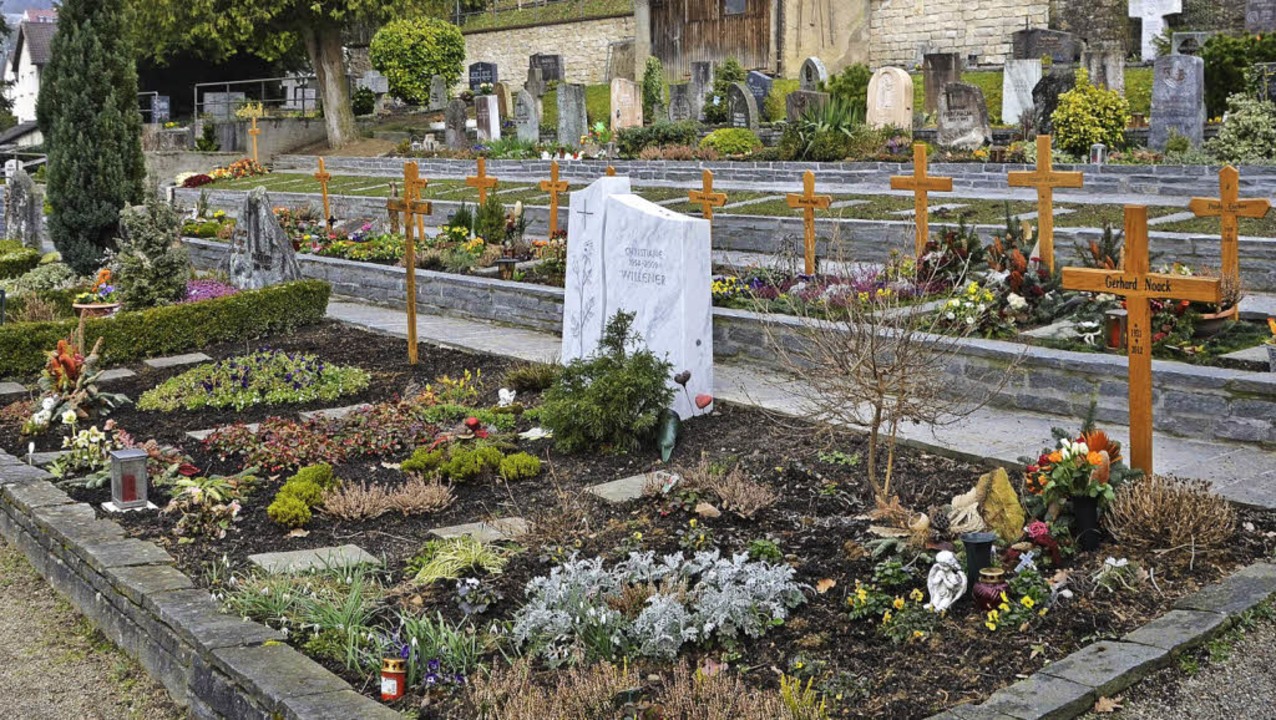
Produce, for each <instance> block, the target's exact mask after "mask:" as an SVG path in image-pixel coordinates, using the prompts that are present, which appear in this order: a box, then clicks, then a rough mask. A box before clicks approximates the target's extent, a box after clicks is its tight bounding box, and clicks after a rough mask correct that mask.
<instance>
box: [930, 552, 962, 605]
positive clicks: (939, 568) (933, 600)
mask: <svg viewBox="0 0 1276 720" xmlns="http://www.w3.org/2000/svg"><path fill="white" fill-rule="evenodd" d="M926 588H927V589H928V590H930V603H929V604H928V605H927V607H929V608H930V609H931V610H932V611H933V612H937V613H940V612H943V611H945V610H947V609H948V608H950V607H952V606H953V603H955V602H957V600H958V599H960V598H961V596H962V595H964V594H965V592H966V573H965V572H964V571H963V570H962V569H961V563H960V562H958V561H957V556H956V555H954V554H953V553H952V552H950V551H948V550H941V551H940V552H939V554H938V555H936V556H935V564H934V565H932V566H931V568H930V575H928V576H927V578H926Z"/></svg>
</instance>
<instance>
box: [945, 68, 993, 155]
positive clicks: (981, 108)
mask: <svg viewBox="0 0 1276 720" xmlns="http://www.w3.org/2000/svg"><path fill="white" fill-rule="evenodd" d="M938 121H939V137H938V140H939V145H940V146H941V147H951V148H958V149H961V150H975V149H977V148H979V147H982V146H984V145H986V144H987V143H988V142H990V141H991V140H992V128H991V126H989V124H988V106H987V105H986V104H985V103H984V91H983V90H980V89H979V88H978V87H977V86H975V85H969V84H967V83H948V84H947V85H946V86H944V92H942V93H940V95H939V116H938Z"/></svg>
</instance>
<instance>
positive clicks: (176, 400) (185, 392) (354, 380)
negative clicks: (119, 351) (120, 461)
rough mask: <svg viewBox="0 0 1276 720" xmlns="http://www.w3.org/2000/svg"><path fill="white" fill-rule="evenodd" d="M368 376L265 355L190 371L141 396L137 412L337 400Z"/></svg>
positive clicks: (302, 358) (280, 354)
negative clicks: (139, 410)
mask: <svg viewBox="0 0 1276 720" xmlns="http://www.w3.org/2000/svg"><path fill="white" fill-rule="evenodd" d="M368 382H369V375H368V373H367V372H366V371H364V370H361V369H359V368H356V367H351V366H341V365H330V364H328V363H326V362H324V361H323V360H321V359H319V358H318V357H316V356H314V355H310V354H305V353H291V352H284V351H282V350H262V351H259V352H255V353H252V354H250V355H240V356H236V357H231V358H227V359H225V360H220V361H218V362H215V363H208V364H204V365H200V366H198V367H195V368H192V369H191V370H188V371H186V372H184V373H182V374H181V375H178V376H177V377H174V378H170V379H168V380H166V381H165V382H164V383H162V384H161V385H159V386H158V387H155V388H152V389H151V390H148V391H146V392H145V393H143V394H142V397H141V399H140V400H139V401H138V405H137V406H138V409H141V410H160V411H165V412H169V411H173V410H177V409H179V408H184V409H186V410H198V409H200V408H205V407H213V408H223V407H233V408H234V409H236V410H243V409H244V408H246V407H251V406H253V405H279V404H283V403H302V402H311V401H314V400H335V399H336V398H338V397H341V396H342V395H351V394H354V393H357V392H360V391H362V390H363V389H364V388H366V387H367V386H368Z"/></svg>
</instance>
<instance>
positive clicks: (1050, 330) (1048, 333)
mask: <svg viewBox="0 0 1276 720" xmlns="http://www.w3.org/2000/svg"><path fill="white" fill-rule="evenodd" d="M1019 334H1020V335H1024V336H1026V337H1030V338H1037V339H1047V340H1063V339H1067V338H1072V337H1076V336H1077V325H1076V323H1074V322H1072V321H1070V320H1060V321H1059V322H1056V323H1050V324H1049V325H1043V326H1042V327H1039V328H1033V329H1031V330H1024V331H1023V332H1022V333H1019Z"/></svg>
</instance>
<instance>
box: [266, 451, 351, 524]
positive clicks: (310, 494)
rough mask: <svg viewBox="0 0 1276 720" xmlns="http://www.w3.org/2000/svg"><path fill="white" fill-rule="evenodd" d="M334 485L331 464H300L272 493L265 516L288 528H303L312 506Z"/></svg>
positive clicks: (317, 503) (320, 502) (334, 477)
mask: <svg viewBox="0 0 1276 720" xmlns="http://www.w3.org/2000/svg"><path fill="white" fill-rule="evenodd" d="M336 487H337V477H336V476H335V475H333V473H332V466H331V465H328V464H325V463H319V464H317V465H309V466H307V467H303V468H301V469H300V470H298V471H297V474H296V475H293V476H292V477H290V478H288V479H287V480H286V481H285V482H284V484H283V486H281V487H280V488H279V492H277V493H275V499H274V500H272V501H271V503H270V505H269V506H268V507H267V508H266V515H267V516H268V517H269V518H270V519H271V520H273V521H274V522H275V523H277V524H279V525H283V526H284V527H287V528H299V527H305V526H306V525H307V524H309V522H310V518H311V515H312V511H313V510H314V508H316V507H318V506H319V505H321V504H322V503H323V495H324V492H325V491H328V490H332V489H335V488H336Z"/></svg>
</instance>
